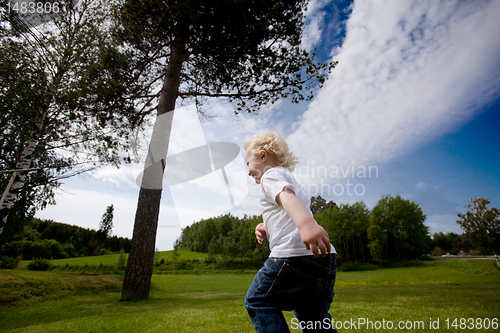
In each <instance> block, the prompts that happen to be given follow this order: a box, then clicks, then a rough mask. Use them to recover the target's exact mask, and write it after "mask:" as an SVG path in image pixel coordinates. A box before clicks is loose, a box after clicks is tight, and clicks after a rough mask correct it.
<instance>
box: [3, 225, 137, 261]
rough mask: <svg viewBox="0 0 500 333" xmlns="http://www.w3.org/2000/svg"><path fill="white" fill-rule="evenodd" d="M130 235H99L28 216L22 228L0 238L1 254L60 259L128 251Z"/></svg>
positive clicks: (88, 230) (95, 232)
mask: <svg viewBox="0 0 500 333" xmlns="http://www.w3.org/2000/svg"><path fill="white" fill-rule="evenodd" d="M130 242H131V241H130V239H128V238H123V237H117V236H112V237H106V238H105V239H104V238H103V237H102V234H100V233H99V232H98V231H96V230H92V229H86V228H82V227H78V226H73V225H69V224H64V223H58V222H53V221H47V220H40V219H36V218H34V219H31V220H30V222H28V223H27V224H26V225H25V226H24V228H23V229H22V230H19V231H18V232H17V233H15V234H14V235H11V236H10V237H9V239H8V240H6V239H5V237H4V238H3V243H0V245H1V246H0V257H1V256H7V257H13V258H15V257H18V256H20V255H22V256H23V259H26V260H29V259H32V258H44V259H62V258H69V257H81V256H91V255H98V254H107V253H114V252H116V253H117V252H119V251H120V250H121V249H124V250H125V252H126V253H128V252H129V251H130Z"/></svg>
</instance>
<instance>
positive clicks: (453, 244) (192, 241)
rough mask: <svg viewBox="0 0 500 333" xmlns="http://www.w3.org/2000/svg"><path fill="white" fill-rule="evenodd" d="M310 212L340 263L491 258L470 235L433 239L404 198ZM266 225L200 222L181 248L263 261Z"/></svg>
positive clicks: (319, 201)
mask: <svg viewBox="0 0 500 333" xmlns="http://www.w3.org/2000/svg"><path fill="white" fill-rule="evenodd" d="M311 211H312V212H313V215H314V218H315V219H316V221H317V222H318V223H319V224H320V225H321V226H323V227H324V228H325V230H326V231H327V232H328V234H329V235H330V242H331V243H332V244H333V245H334V246H335V248H336V251H337V258H338V260H339V261H340V262H345V263H353V262H365V263H375V264H382V265H383V264H387V263H390V262H398V261H404V260H413V259H416V258H421V257H422V256H423V255H424V254H430V253H434V254H435V255H439V256H440V255H442V254H446V253H451V254H460V253H470V254H487V253H485V252H484V247H481V245H480V244H479V243H474V242H472V241H471V239H470V236H469V235H468V234H465V233H464V234H463V235H458V234H455V233H450V232H449V233H446V234H443V233H442V232H439V233H434V234H433V235H432V237H431V235H430V233H429V227H428V226H426V225H425V224H424V222H425V219H426V215H425V214H424V213H423V211H422V208H421V207H420V205H418V204H417V203H415V202H413V201H410V200H407V199H403V198H402V197H401V196H399V195H397V196H395V197H393V196H391V195H386V196H383V197H382V198H381V199H380V200H379V201H378V202H377V204H376V205H375V206H374V207H373V208H372V209H371V210H370V209H368V207H367V206H366V204H365V203H364V202H362V201H361V202H357V203H354V204H340V205H336V204H335V203H334V202H332V201H329V202H326V200H325V199H323V198H322V197H320V196H317V197H312V199H311ZM261 222H262V216H260V215H259V216H251V217H248V216H247V215H245V216H244V217H243V218H238V217H235V216H232V215H230V214H228V215H222V216H219V217H214V218H210V219H207V220H201V221H199V222H196V223H194V224H192V225H191V226H189V227H186V228H184V229H183V230H182V234H181V237H180V238H179V239H178V240H177V242H176V248H184V249H187V250H192V251H199V252H205V253H208V254H209V258H211V259H212V260H232V259H236V258H240V259H245V260H255V261H259V260H261V261H262V260H264V259H265V258H266V257H267V256H268V255H269V244H268V243H267V242H265V243H264V245H263V246H262V245H259V244H258V243H257V241H256V239H255V226H256V225H257V224H259V223H261ZM488 254H489V253H488Z"/></svg>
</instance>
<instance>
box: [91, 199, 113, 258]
mask: <svg viewBox="0 0 500 333" xmlns="http://www.w3.org/2000/svg"><path fill="white" fill-rule="evenodd" d="M113 211H114V207H113V205H110V206H108V207H106V212H104V214H102V218H101V222H99V230H97V232H96V234H95V235H94V240H95V242H96V243H97V245H96V247H95V251H94V254H95V255H99V253H100V252H101V249H102V247H103V246H104V243H105V242H106V239H108V237H109V236H111V231H112V230H113Z"/></svg>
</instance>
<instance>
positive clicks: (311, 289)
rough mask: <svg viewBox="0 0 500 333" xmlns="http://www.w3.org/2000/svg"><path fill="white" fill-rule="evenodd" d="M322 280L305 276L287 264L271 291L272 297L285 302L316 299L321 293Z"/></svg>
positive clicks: (284, 265) (291, 304)
mask: <svg viewBox="0 0 500 333" xmlns="http://www.w3.org/2000/svg"><path fill="white" fill-rule="evenodd" d="M321 282H322V280H321V279H320V278H318V277H315V276H311V275H307V274H304V273H302V272H300V271H298V270H297V269H295V268H293V267H292V265H290V264H289V263H287V262H284V263H283V266H282V267H281V270H280V272H279V273H278V276H277V277H276V280H275V281H274V283H273V285H272V287H271V289H270V290H269V296H270V297H278V298H281V299H282V300H283V301H290V302H291V303H290V304H289V305H290V306H293V301H294V300H296V301H300V302H303V301H305V300H308V299H314V298H315V297H317V295H318V293H319V292H320V287H321Z"/></svg>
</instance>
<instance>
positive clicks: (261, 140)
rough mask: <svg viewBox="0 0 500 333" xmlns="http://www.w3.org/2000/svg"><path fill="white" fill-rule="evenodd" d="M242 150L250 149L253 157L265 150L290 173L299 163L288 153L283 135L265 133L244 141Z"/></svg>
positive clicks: (288, 149)
mask: <svg viewBox="0 0 500 333" xmlns="http://www.w3.org/2000/svg"><path fill="white" fill-rule="evenodd" d="M243 148H244V149H245V150H247V148H250V149H252V150H253V152H254V154H255V155H258V154H259V151H261V150H265V151H266V152H267V153H268V154H272V155H273V156H274V157H275V158H276V161H277V162H278V163H279V165H281V166H282V167H285V168H287V169H288V170H290V171H293V170H294V169H295V165H296V164H297V163H298V162H299V160H298V159H297V157H295V155H294V154H293V153H292V152H291V151H290V148H289V147H288V144H287V143H286V141H285V138H284V137H283V135H281V134H279V133H275V132H272V131H266V132H263V133H260V134H258V135H255V136H252V137H250V138H248V139H246V140H245V142H244V143H243Z"/></svg>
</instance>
